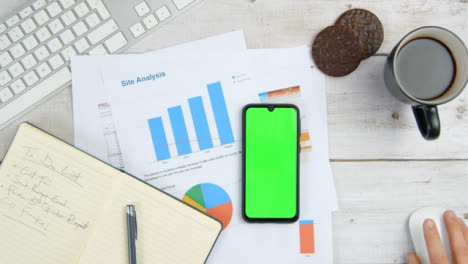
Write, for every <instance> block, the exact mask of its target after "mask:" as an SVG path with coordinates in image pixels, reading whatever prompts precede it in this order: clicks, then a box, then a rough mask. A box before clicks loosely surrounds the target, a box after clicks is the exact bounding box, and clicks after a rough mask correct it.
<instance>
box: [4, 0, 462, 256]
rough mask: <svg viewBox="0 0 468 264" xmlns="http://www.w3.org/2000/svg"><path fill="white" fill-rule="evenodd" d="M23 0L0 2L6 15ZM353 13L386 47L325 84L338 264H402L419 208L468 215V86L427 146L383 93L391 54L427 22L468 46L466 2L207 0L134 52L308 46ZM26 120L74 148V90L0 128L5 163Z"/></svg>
mask: <svg viewBox="0 0 468 264" xmlns="http://www.w3.org/2000/svg"><path fill="white" fill-rule="evenodd" d="M116 1H117V0H116ZM24 2H25V0H0V17H4V16H6V15H8V14H9V13H10V12H11V11H12V10H15V9H16V8H17V7H18V6H20V5H22V4H23V3H24ZM357 7H360V8H366V9H369V10H371V11H372V12H374V13H375V14H376V15H377V16H378V17H379V18H380V19H381V21H382V23H383V25H384V29H385V40H384V43H383V45H382V47H381V48H380V50H379V53H378V55H377V56H374V57H371V58H370V59H368V60H366V61H363V62H362V64H361V65H360V66H359V68H358V69H357V70H356V71H355V72H354V73H352V74H351V75H349V76H347V77H344V78H328V79H327V92H328V124H329V141H330V160H331V162H332V168H333V173H334V178H335V182H336V186H337V192H338V198H339V204H340V209H341V210H340V211H339V212H337V213H335V214H334V217H333V222H334V244H335V262H336V263H404V262H405V256H406V253H407V252H408V251H410V250H411V249H412V245H411V241H410V237H409V234H408V230H407V217H408V215H409V214H410V212H411V211H412V210H413V209H415V208H418V207H421V206H425V205H433V204H439V205H443V206H446V207H450V208H453V209H455V211H456V212H457V213H459V214H462V215H464V214H468V89H467V90H465V92H464V93H463V94H461V95H460V96H459V97H458V98H457V99H456V100H454V101H452V102H450V103H448V104H446V105H443V106H441V107H439V113H440V118H441V122H442V132H441V136H440V138H439V139H438V140H436V141H432V142H428V141H425V140H423V139H422V137H421V136H420V134H419V131H418V129H417V127H416V123H415V121H414V118H413V115H412V112H411V109H410V107H409V106H407V105H404V104H402V103H399V102H398V101H396V100H395V99H394V98H392V97H391V95H390V94H389V93H388V92H387V90H386V89H385V86H384V83H383V79H382V69H383V63H384V60H385V54H386V53H388V52H389V51H390V50H391V49H392V47H393V46H394V45H395V44H396V43H397V42H398V40H399V39H401V38H402V37H403V36H404V35H405V34H406V33H407V32H409V31H410V30H412V29H414V28H417V27H419V26H423V25H438V26H443V27H446V28H448V29H450V30H452V31H454V32H455V33H456V34H458V35H459V36H460V37H461V38H462V39H463V40H464V42H465V43H466V44H468V1H467V0H408V1H403V0H350V1H345V0H287V1H285V0H256V1H255V0H205V2H203V3H202V4H200V5H198V6H196V7H194V8H193V10H191V12H188V13H187V14H185V15H183V16H181V17H179V18H178V19H176V20H175V21H173V23H171V24H170V25H168V26H166V27H165V28H162V29H161V30H159V31H157V32H155V33H154V34H152V35H151V36H149V37H148V38H146V39H144V40H143V41H142V42H140V43H139V44H138V45H136V46H134V47H133V48H131V49H130V50H129V51H128V52H129V53H140V52H145V51H150V50H154V49H159V48H163V47H168V46H172V45H175V44H180V43H184V42H187V41H192V40H196V39H200V38H204V37H208V36H212V35H216V34H220V33H223V32H227V31H231V30H235V29H241V28H242V29H244V31H245V35H246V39H247V46H248V47H249V48H280V47H293V46H297V45H304V44H310V43H311V41H312V39H313V37H314V36H315V34H317V33H318V32H319V31H320V30H321V29H322V28H324V27H326V26H328V25H331V24H333V23H334V21H335V19H336V18H337V17H338V16H339V14H341V13H342V12H344V11H346V10H347V9H349V8H357ZM23 121H30V122H32V123H34V124H37V125H39V126H40V127H41V128H43V129H45V130H47V131H49V132H51V133H53V134H55V135H57V136H59V137H61V138H63V139H65V140H66V141H68V142H73V120H72V101H71V89H70V88H67V89H65V90H64V91H63V92H61V93H59V94H58V95H56V96H55V97H53V98H52V99H50V100H49V101H48V102H46V103H44V104H42V105H41V106H39V107H38V108H36V109H35V110H33V111H32V112H30V113H29V114H27V115H25V116H24V117H22V118H21V119H20V120H18V121H17V122H15V123H14V124H12V125H10V126H9V127H7V128H5V129H3V130H1V131H0V157H3V155H4V153H5V152H6V150H7V148H8V146H9V144H10V142H11V140H12V138H13V136H14V134H15V132H16V129H17V127H18V124H19V123H20V122H23ZM466 217H468V215H466Z"/></svg>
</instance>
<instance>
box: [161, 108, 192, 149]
mask: <svg viewBox="0 0 468 264" xmlns="http://www.w3.org/2000/svg"><path fill="white" fill-rule="evenodd" d="M167 111H168V113H169V120H170V121H171V126H172V134H173V135H174V139H175V145H176V148H177V153H178V154H179V155H185V154H189V153H192V147H191V146H190V140H189V137H188V133H187V127H186V126H185V121H184V114H183V113H182V107H181V106H180V105H179V106H174V107H171V108H169V109H167Z"/></svg>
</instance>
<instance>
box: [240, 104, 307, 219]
mask: <svg viewBox="0 0 468 264" xmlns="http://www.w3.org/2000/svg"><path fill="white" fill-rule="evenodd" d="M271 107H273V109H274V108H293V109H295V110H296V123H297V135H296V137H297V140H296V141H297V146H296V148H297V151H296V215H295V216H293V217H292V218H252V217H248V216H247V215H246V213H245V204H246V200H245V176H246V175H245V152H246V151H245V123H246V113H247V110H248V109H249V108H267V109H269V108H271ZM300 135H301V118H300V111H299V108H298V107H297V106H296V105H294V104H248V105H246V106H244V108H243V109H242V217H243V219H244V220H245V221H247V222H250V223H294V222H296V221H297V220H298V219H299V208H300V206H299V202H300V195H299V191H300V188H299V178H300V177H299V176H300V171H299V170H300V165H299V161H300V152H301V147H300Z"/></svg>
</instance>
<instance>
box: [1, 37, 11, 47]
mask: <svg viewBox="0 0 468 264" xmlns="http://www.w3.org/2000/svg"><path fill="white" fill-rule="evenodd" d="M10 44H11V42H10V40H9V39H8V37H7V36H6V35H1V36H0V50H5V49H6V48H8V47H9V46H10Z"/></svg>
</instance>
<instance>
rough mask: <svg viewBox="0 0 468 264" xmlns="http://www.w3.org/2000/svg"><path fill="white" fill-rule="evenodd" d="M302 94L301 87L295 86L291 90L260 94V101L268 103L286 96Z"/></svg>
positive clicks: (285, 89)
mask: <svg viewBox="0 0 468 264" xmlns="http://www.w3.org/2000/svg"><path fill="white" fill-rule="evenodd" d="M300 92H301V88H300V87H299V86H293V87H289V88H284V89H279V90H274V91H269V92H264V93H259V94H258V96H259V97H260V101H266V100H269V99H275V98H281V97H284V96H291V95H297V94H299V93H300Z"/></svg>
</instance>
